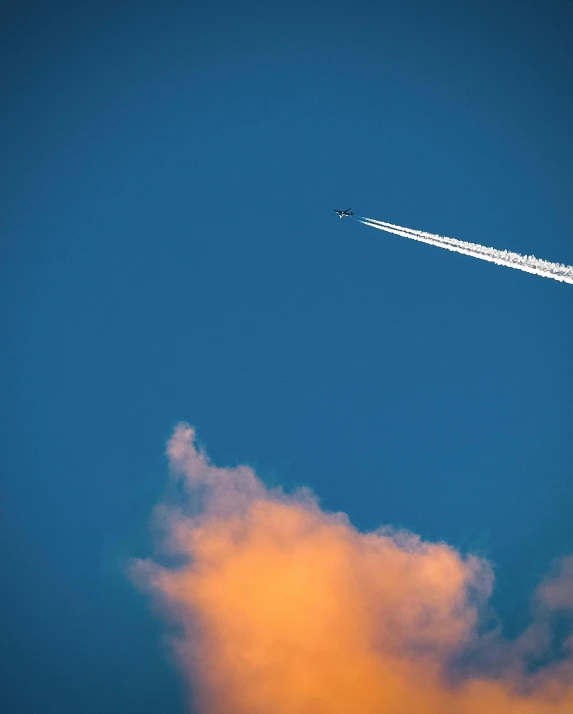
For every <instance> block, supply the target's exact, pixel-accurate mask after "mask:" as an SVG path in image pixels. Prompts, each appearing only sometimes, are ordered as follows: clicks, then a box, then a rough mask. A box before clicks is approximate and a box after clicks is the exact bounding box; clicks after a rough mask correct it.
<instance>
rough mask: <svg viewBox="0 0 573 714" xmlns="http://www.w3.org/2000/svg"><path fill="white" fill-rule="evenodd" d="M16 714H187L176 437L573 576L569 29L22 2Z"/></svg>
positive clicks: (16, 212)
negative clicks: (476, 246) (173, 583)
mask: <svg viewBox="0 0 573 714" xmlns="http://www.w3.org/2000/svg"><path fill="white" fill-rule="evenodd" d="M2 13H3V16H2V20H1V25H2V28H3V35H4V40H3V42H2V49H1V53H2V62H1V64H2V67H3V70H2V71H3V74H4V79H3V83H2V84H3V90H4V91H3V94H4V102H3V111H2V115H1V117H0V126H1V131H2V139H3V142H2V143H3V145H4V151H3V156H4V158H3V161H2V163H1V166H0V171H1V173H2V186H3V188H2V197H1V199H0V200H1V203H2V206H1V216H2V218H1V222H2V244H1V266H0V271H1V276H0V280H1V286H2V288H1V289H2V325H3V326H2V331H3V340H2V347H1V360H2V370H1V374H0V379H1V386H2V405H3V409H2V416H1V419H2V423H1V432H2V446H1V468H2V478H1V489H2V496H1V506H0V508H1V511H0V529H1V538H2V549H1V554H0V572H1V573H2V581H3V587H2V595H1V598H2V603H1V605H2V606H1V613H2V615H1V616H2V619H3V622H2V629H1V630H0V631H1V633H2V636H1V637H0V656H1V658H2V666H1V667H0V672H1V675H0V681H1V685H0V709H1V710H2V712H4V713H5V714H37V713H38V712H43V713H45V714H52V713H54V714H55V713H56V712H57V713H58V714H66V713H67V712H69V713H70V714H71V713H72V712H78V711H81V712H83V713H84V714H92V713H93V714H99V713H101V712H109V713H110V714H111V713H113V712H118V714H119V713H121V714H128V713H130V712H133V713H135V712H138V713H141V712H150V713H151V712H153V713H156V712H159V711H161V712H165V713H169V714H179V713H181V712H183V711H184V710H185V707H184V697H183V694H182V688H181V683H180V681H179V678H178V675H177V671H176V668H175V667H174V666H173V663H172V662H171V660H170V655H169V654H168V650H167V648H166V646H165V645H164V643H163V641H162V637H163V636H164V633H165V628H164V623H162V622H160V621H159V620H158V619H157V618H156V617H155V615H154V614H153V613H152V612H151V610H150V607H149V603H148V601H147V600H146V598H145V597H143V596H142V595H141V593H139V592H137V591H136V590H135V589H134V588H133V586H132V584H131V583H130V582H129V581H128V580H127V578H126V577H125V573H124V571H123V563H124V561H125V559H126V558H128V557H130V556H133V555H142V554H145V553H146V552H148V549H149V531H148V522H149V515H150V512H151V509H152V507H153V505H154V504H155V503H156V502H157V500H158V499H159V498H160V496H161V494H162V493H163V490H164V488H165V479H166V465H165V461H164V456H163V452H164V446H165V441H166V439H167V438H168V436H169V434H170V433H171V430H172V428H173V426H174V425H175V424H176V423H177V422H178V421H179V420H181V419H185V420H187V421H189V422H190V423H192V424H193V425H194V426H195V427H196V429H197V430H198V434H199V437H200V439H201V440H202V442H203V443H204V444H205V445H206V447H207V448H208V451H209V454H210V456H211V457H212V458H213V460H214V461H215V462H216V463H218V464H220V465H234V464H237V463H248V464H251V465H253V466H254V467H255V468H256V469H257V472H258V473H259V474H260V475H261V476H262V477H263V478H264V479H265V480H266V481H267V482H268V483H278V484H282V485H284V486H285V487H286V488H291V487H293V486H295V485H300V484H305V485H308V486H310V487H311V488H312V489H314V491H315V492H316V493H317V495H318V497H319V498H320V499H321V503H322V504H323V506H324V507H325V508H327V509H332V510H341V511H345V512H346V513H348V515H349V517H350V519H351V520H352V522H353V523H354V524H355V525H356V526H357V527H359V528H361V529H371V528H374V527H376V526H378V525H380V524H394V525H401V526H404V527H406V528H409V529H411V530H413V531H414V532H416V533H419V534H420V535H421V536H422V537H423V538H426V539H430V540H436V539H443V540H445V541H447V542H448V543H451V544H452V545H454V546H456V547H458V548H461V549H462V550H473V551H477V552H479V553H481V554H483V555H486V556H487V557H488V558H490V559H491V561H492V563H493V564H494V567H495V570H496V576H497V586H496V591H495V595H494V598H493V602H494V605H495V606H496V608H497V610H498V612H499V613H500V616H501V617H502V619H503V622H504V626H505V628H506V631H507V633H508V634H509V635H510V636H511V635H512V634H515V632H517V631H518V630H519V629H520V628H522V627H523V625H524V623H525V622H526V621H527V617H528V603H529V599H530V596H531V592H532V590H533V588H534V586H535V584H536V583H537V582H538V580H539V578H540V577H541V576H542V575H543V574H544V573H545V572H547V570H548V568H549V565H550V562H551V560H552V559H553V558H555V557H557V556H560V555H563V554H566V553H571V552H573V524H572V519H571V513H573V482H572V479H571V476H572V472H571V464H572V463H573V438H572V434H573V367H572V365H573V289H572V287H571V286H569V285H565V284H560V283H557V282H554V281H552V280H544V279H542V278H539V277H535V276H532V275H527V274H525V273H520V272H518V271H512V270H509V269H505V268H501V267H497V266H494V265H490V264H487V263H483V262H480V261H477V260H473V259H471V258H468V257H465V256H459V255H454V254H450V253H447V252H446V251H441V250H437V249H435V248H432V247H430V246H426V245H421V244H416V243H413V242H410V241H407V240H405V239H402V238H398V237H396V236H389V235H385V234H383V233H381V232H379V231H376V230H373V229H369V228H367V227H365V226H362V225H360V224H358V223H356V222H353V221H351V220H344V221H339V220H338V219H337V218H336V216H335V214H334V213H333V212H332V209H333V208H346V207H347V206H353V208H354V209H355V210H356V211H357V212H359V213H361V214H363V215H367V216H372V217H374V218H377V219H380V220H387V221H390V222H395V223H399V224H402V225H406V226H410V227H413V228H420V229H422V230H429V231H435V232H438V233H442V234H445V235H449V236H453V237H457V238H461V239H463V240H469V241H477V242H482V243H485V244H488V245H494V246H495V247H498V248H508V249H511V250H516V251H519V252H522V253H533V254H535V255H537V256H538V257H541V258H546V259H548V260H555V261H559V262H563V263H568V264H573V232H572V230H571V223H572V218H573V215H572V211H571V195H572V188H573V184H572V179H571V177H572V176H573V141H572V138H571V136H572V134H571V117H572V116H573V83H572V82H571V77H572V76H573V50H572V44H571V37H572V36H573V4H572V3H571V2H566V1H565V0H562V1H558V0H549V1H548V0H537V1H531V0H522V1H521V2H499V1H493V0H492V1H491V2H483V1H480V2H477V1H473V0H470V1H469V2H462V3H460V2H453V1H448V0H446V1H445V2H440V3H435V2H434V3H429V2H421V1H419V2H415V1H414V0H412V1H410V2H398V1H397V0H396V1H395V2H366V1H360V2H329V3H327V2H309V3H307V2H289V3H287V2H284V3H266V2H260V3H257V2H248V1H247V2H245V3H226V2H220V3H217V4H216V5H214V4H209V3H205V4H204V5H203V6H201V5H199V4H198V3H191V2H170V1H166V2H149V1H147V2H146V1H145V0H144V1H141V2H111V1H110V2H98V3H95V2H85V3H84V2H81V3H77V2H64V1H59V2H58V1H57V0H56V1H55V2H52V3H36V4H35V3H27V4H25V5H21V4H19V3H6V4H5V5H4V7H3V10H2Z"/></svg>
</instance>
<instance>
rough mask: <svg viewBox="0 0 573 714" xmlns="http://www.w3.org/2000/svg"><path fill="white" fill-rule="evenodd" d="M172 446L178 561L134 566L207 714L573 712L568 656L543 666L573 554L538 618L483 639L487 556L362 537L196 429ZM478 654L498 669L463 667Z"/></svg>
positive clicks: (170, 521)
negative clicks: (172, 632) (200, 440)
mask: <svg viewBox="0 0 573 714" xmlns="http://www.w3.org/2000/svg"><path fill="white" fill-rule="evenodd" d="M168 455H169V459H170V463H171V467H172V477H173V482H174V484H175V485H177V486H179V487H182V491H181V490H179V491H177V490H176V493H178V494H179V495H178V497H177V499H175V501H174V503H171V504H163V505H161V506H160V507H158V510H157V521H158V523H159V524H160V528H161V533H162V536H161V540H162V545H163V547H164V549H165V551H164V552H165V554H166V555H168V556H170V557H172V556H176V557H177V561H175V562H174V561H173V560H170V561H169V562H168V563H167V564H165V563H163V564H160V563H158V562H156V561H152V560H147V561H136V562H135V563H134V564H133V574H134V577H135V578H136V579H137V580H138V582H139V583H140V585H141V586H143V587H145V588H146V589H147V590H149V591H150V592H151V593H153V595H154V596H155V597H156V598H157V599H158V600H159V602H160V603H161V604H162V606H163V608H164V611H165V612H166V613H167V614H168V615H169V617H170V618H171V620H172V621H173V622H175V623H176V625H177V630H178V635H177V636H176V637H174V647H175V648H176V651H177V655H178V659H179V662H180V665H181V667H182V670H183V672H184V674H185V677H186V681H187V682H188V684H189V689H190V693H191V696H192V697H193V699H194V700H195V702H196V704H197V706H198V708H199V711H200V712H202V713H204V714H228V713H229V712H233V714H348V712H360V714H412V713H413V712H415V713H416V714H483V713H484V712H488V714H497V713H500V714H501V713H503V714H566V713H569V714H570V713H571V712H573V663H572V660H571V659H570V658H568V657H567V652H565V656H562V657H561V658H558V659H554V660H550V661H548V662H547V663H545V665H544V666H543V667H538V668H537V670H536V671H532V670H531V667H529V666H528V661H529V660H528V657H530V656H531V654H532V652H534V653H535V654H539V656H542V654H543V650H544V649H547V648H548V646H549V644H548V643H549V640H550V639H551V638H550V637H549V635H548V633H549V632H550V628H551V624H550V620H551V616H550V613H553V612H554V611H556V610H560V611H571V610H572V609H573V559H572V558H569V559H564V560H563V561H562V562H561V563H560V564H559V565H558V567H557V570H556V573H555V575H554V576H552V578H550V579H548V580H547V581H546V582H545V583H543V584H542V585H541V586H540V588H539V589H538V591H537V594H536V598H535V603H536V608H537V610H536V613H537V614H536V615H535V618H536V619H535V618H534V621H533V624H532V626H531V627H530V628H529V629H528V631H526V632H525V633H524V635H523V636H522V637H521V638H519V639H518V640H517V641H515V642H505V641H503V639H502V638H501V637H500V635H499V634H498V633H495V632H494V633H492V632H490V633H489V634H487V635H478V634H477V632H478V625H479V618H480V612H481V611H483V610H484V608H485V607H486V606H487V600H488V597H489V595H490V593H491V589H492V585H493V576H492V571H491V568H490V566H489V564H488V563H487V562H486V561H485V560H483V559H480V558H477V557H475V556H465V557H464V556H462V555H461V554H460V553H459V552H458V551H457V550H455V549H454V548H452V547H450V546H448V545H446V544H444V543H427V542H424V541H422V540H421V539H420V538H419V537H418V536H416V535H413V534H411V533H406V532H402V531H395V530H392V529H379V530H378V531H375V532H372V533H361V532H359V531H358V530H357V529H355V528H354V527H353V526H352V525H351V524H350V522H349V520H348V518H347V517H346V516H345V515H344V514H332V513H326V512H324V511H323V510H321V509H320V507H319V505H318V503H317V501H316V499H315V497H314V496H313V495H312V493H310V492H309V491H306V490H303V491H300V492H298V493H295V494H294V495H292V496H287V495H285V494H284V493H283V492H282V491H280V490H269V489H267V488H265V486H264V485H263V484H262V482H261V481H260V480H259V479H258V478H257V476H256V474H255V473H254V472H253V471H252V469H250V468H248V467H246V466H239V467H237V468H218V467H216V466H213V465H212V464H211V463H210V461H209V459H208V457H207V456H206V454H205V453H204V452H203V451H201V450H200V449H199V448H198V447H197V446H196V444H195V433H194V431H193V429H192V428H191V427H189V426H188V425H186V424H182V425H180V426H178V427H177V429H176V430H175V432H174V434H173V436H172V438H171V439H170V441H169V445H168ZM467 652H471V653H473V655H472V656H474V658H475V659H476V662H477V661H478V660H480V659H481V660H483V659H484V658H485V659H488V661H489V662H490V663H491V662H496V663H497V666H496V667H495V671H494V672H492V671H489V673H487V674H486V673H484V672H485V670H484V669H483V668H482V670H479V668H478V667H471V666H470V667H466V670H465V671H464V674H463V676H458V677H455V676H453V675H454V674H455V671H456V666H457V664H456V663H459V662H460V661H462V660H463V657H464V654H465V653H467ZM569 654H571V652H570V651H569ZM470 660H471V657H470ZM491 669H492V668H491V667H490V670H491ZM478 671H480V673H478Z"/></svg>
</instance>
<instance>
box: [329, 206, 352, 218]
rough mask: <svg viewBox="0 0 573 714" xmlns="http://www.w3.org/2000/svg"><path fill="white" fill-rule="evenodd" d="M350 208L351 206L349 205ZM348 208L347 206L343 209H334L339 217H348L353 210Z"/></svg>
mask: <svg viewBox="0 0 573 714" xmlns="http://www.w3.org/2000/svg"><path fill="white" fill-rule="evenodd" d="M350 208H352V206H350ZM350 208H347V209H346V210H345V211H339V210H338V209H336V208H335V209H334V212H335V213H338V217H339V218H347V217H348V218H349V217H350V216H353V215H354V211H351V210H350Z"/></svg>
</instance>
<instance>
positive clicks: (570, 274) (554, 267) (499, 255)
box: [358, 216, 573, 285]
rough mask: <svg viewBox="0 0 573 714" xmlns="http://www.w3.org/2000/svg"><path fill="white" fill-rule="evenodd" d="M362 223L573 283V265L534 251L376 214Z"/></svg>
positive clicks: (499, 263) (527, 271) (360, 218)
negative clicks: (522, 252)
mask: <svg viewBox="0 0 573 714" xmlns="http://www.w3.org/2000/svg"><path fill="white" fill-rule="evenodd" d="M358 220H359V221H360V223H364V225H365V226H371V227H372V228H378V230H380V231H386V232H387V233H394V235H397V236H403V237H404V238H412V239H413V240H418V241H421V242H422V243H429V244H430V245H437V246H438V247H440V248H445V249H446V250H451V251H453V252H454V253H462V254H463V255H471V256H472V257H474V258H480V259H481V260H487V261H489V262H490V263H495V264H496V265H505V266H507V267H508V268H517V270H524V271H525V272H526V273H533V274H534V275H541V276H542V277H543V278H553V280H559V281H561V282H563V283H570V284H571V285H573V266H572V265H562V264H561V263H551V262H549V261H547V260H541V259H540V258H536V257H535V256H534V255H520V254H519V253H512V252H511V251H509V250H498V249H497V248H489V247H487V246H485V245H479V243H468V242H467V241H464V240H458V239H457V238H446V237H445V236H439V235H435V234H434V233H426V232H425V231H417V230H414V229H412V228H404V227H403V226H397V225H395V224H394V223H385V222H384V221H377V220H376V219H375V218H365V217H363V216H361V217H359V218H358Z"/></svg>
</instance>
